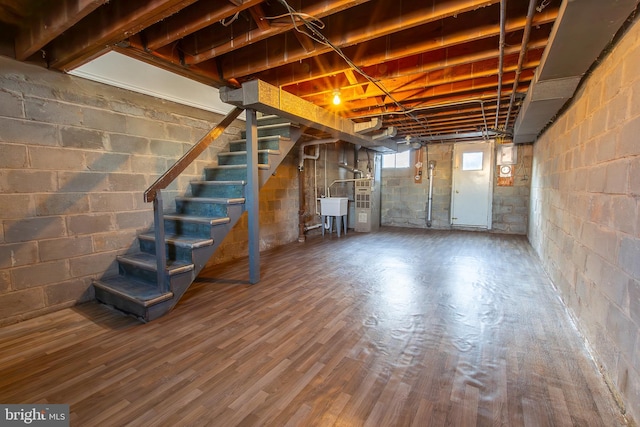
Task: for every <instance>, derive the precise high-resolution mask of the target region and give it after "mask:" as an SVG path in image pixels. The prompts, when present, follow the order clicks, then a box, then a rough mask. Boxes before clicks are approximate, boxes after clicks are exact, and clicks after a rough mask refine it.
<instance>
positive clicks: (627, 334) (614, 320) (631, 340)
mask: <svg viewBox="0 0 640 427" xmlns="http://www.w3.org/2000/svg"><path fill="white" fill-rule="evenodd" d="M606 328H607V331H608V334H609V338H610V339H611V340H612V341H613V345H614V347H615V348H616V349H618V350H619V351H620V352H621V353H622V354H632V352H633V350H634V347H635V340H636V337H635V334H634V333H633V332H632V331H636V330H637V326H635V325H633V323H632V322H631V319H629V317H627V316H626V315H625V313H624V312H623V310H622V309H621V308H620V307H619V306H617V305H615V304H609V312H608V313H607V318H606Z"/></svg>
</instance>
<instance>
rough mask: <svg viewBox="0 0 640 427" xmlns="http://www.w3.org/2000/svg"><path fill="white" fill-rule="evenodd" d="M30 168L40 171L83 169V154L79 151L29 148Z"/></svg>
mask: <svg viewBox="0 0 640 427" xmlns="http://www.w3.org/2000/svg"><path fill="white" fill-rule="evenodd" d="M29 158H30V159H31V167H32V168H33V169H40V170H76V171H82V170H84V169H85V165H84V154H83V152H82V151H80V150H66V149H64V148H57V147H55V148H53V147H29Z"/></svg>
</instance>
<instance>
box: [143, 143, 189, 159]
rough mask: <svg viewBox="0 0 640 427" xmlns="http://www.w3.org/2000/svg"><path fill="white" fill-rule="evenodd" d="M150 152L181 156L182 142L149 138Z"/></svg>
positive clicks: (163, 155)
mask: <svg viewBox="0 0 640 427" xmlns="http://www.w3.org/2000/svg"><path fill="white" fill-rule="evenodd" d="M150 147H151V152H152V153H153V154H154V155H156V156H162V157H175V158H176V159H177V158H179V157H181V156H182V154H183V153H184V149H183V144H181V143H179V142H173V141H163V140H158V139H154V140H151V145H150Z"/></svg>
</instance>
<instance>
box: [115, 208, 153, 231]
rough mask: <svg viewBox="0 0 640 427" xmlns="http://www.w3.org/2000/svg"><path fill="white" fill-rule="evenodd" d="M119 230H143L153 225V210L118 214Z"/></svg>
mask: <svg viewBox="0 0 640 427" xmlns="http://www.w3.org/2000/svg"><path fill="white" fill-rule="evenodd" d="M116 224H117V225H118V229H119V230H124V229H127V228H135V229H141V228H146V227H149V226H150V225H151V224H153V209H152V208H151V209H150V210H145V211H133V212H121V213H117V214H116Z"/></svg>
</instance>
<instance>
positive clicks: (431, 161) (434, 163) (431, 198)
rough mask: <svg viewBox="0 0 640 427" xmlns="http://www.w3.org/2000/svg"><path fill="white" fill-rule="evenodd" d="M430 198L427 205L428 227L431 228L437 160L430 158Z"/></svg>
mask: <svg viewBox="0 0 640 427" xmlns="http://www.w3.org/2000/svg"><path fill="white" fill-rule="evenodd" d="M428 168H429V199H428V206H427V227H429V228H431V205H432V201H433V170H434V169H435V168H436V161H435V160H429V166H428Z"/></svg>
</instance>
